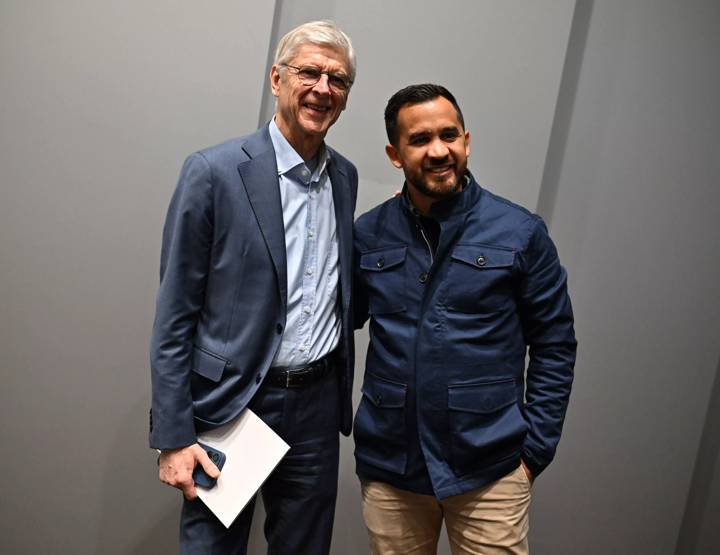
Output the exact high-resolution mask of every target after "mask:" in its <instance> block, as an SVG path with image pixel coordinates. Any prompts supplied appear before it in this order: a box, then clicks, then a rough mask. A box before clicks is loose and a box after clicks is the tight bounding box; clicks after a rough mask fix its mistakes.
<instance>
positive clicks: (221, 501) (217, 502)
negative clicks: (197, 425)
mask: <svg viewBox="0 0 720 555" xmlns="http://www.w3.org/2000/svg"><path fill="white" fill-rule="evenodd" d="M198 441H201V442H202V443H204V444H206V445H209V446H210V447H214V448H215V449H217V450H219V451H222V452H223V453H225V457H226V460H225V466H224V467H223V469H222V470H221V472H220V477H219V478H218V480H217V484H216V485H215V487H213V488H211V489H205V488H202V487H199V486H198V488H197V492H198V497H200V499H202V501H203V503H205V505H207V506H208V508H209V509H210V510H211V511H212V512H213V513H214V514H215V516H216V517H218V519H219V520H220V522H222V523H223V524H224V525H225V527H226V528H229V527H230V525H231V524H232V523H233V521H234V520H235V518H237V515H239V514H240V511H242V510H243V508H245V505H247V504H248V502H249V501H250V499H252V497H253V495H255V492H257V490H258V489H259V488H260V486H261V485H262V484H263V482H264V481H265V480H266V479H267V477H268V476H269V475H270V473H271V472H272V471H273V469H274V468H275V467H276V466H277V464H278V463H279V462H280V460H281V459H282V458H283V457H284V456H285V453H287V452H288V450H289V449H290V446H289V445H288V444H287V443H285V442H284V441H283V439H282V438H281V437H280V436H279V435H277V434H276V433H275V432H274V431H273V430H272V429H271V428H270V427H269V426H268V425H267V424H265V422H263V421H262V420H261V419H260V418H259V417H258V416H257V415H256V414H255V413H253V412H252V411H251V410H249V409H245V410H244V411H243V412H242V413H241V414H240V416H238V417H237V418H235V419H234V420H232V421H230V422H228V423H227V424H224V425H223V426H220V427H219V428H215V429H213V430H210V431H209V432H204V433H202V434H200V435H199V436H198Z"/></svg>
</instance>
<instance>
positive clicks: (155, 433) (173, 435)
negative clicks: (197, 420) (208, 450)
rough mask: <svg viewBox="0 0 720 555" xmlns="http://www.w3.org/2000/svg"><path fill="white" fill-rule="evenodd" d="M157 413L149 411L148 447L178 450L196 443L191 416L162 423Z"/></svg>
mask: <svg viewBox="0 0 720 555" xmlns="http://www.w3.org/2000/svg"><path fill="white" fill-rule="evenodd" d="M162 420H163V419H160V418H158V416H157V412H153V411H152V410H151V411H150V447H151V448H152V449H160V450H161V451H164V450H168V449H180V448H181V447H187V446H188V445H192V444H193V443H197V433H196V432H195V424H194V422H193V418H192V416H191V417H190V419H189V420H188V419H186V418H184V419H182V420H180V421H178V420H173V421H172V422H169V421H166V422H163V421H162Z"/></svg>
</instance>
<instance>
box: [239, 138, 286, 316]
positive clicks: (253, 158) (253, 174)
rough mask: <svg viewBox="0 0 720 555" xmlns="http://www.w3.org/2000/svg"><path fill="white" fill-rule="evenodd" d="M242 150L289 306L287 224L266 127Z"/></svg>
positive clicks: (245, 178)
mask: <svg viewBox="0 0 720 555" xmlns="http://www.w3.org/2000/svg"><path fill="white" fill-rule="evenodd" d="M243 149H244V150H245V152H246V153H247V154H248V155H249V156H250V159H249V160H247V161H245V162H242V163H240V164H239V165H238V171H239V172H240V177H241V178H242V182H243V184H244V186H245V190H246V191H247V195H248V198H249V199H250V204H251V205H252V209H253V212H254V213H255V218H256V219H257V222H258V226H259V227H260V232H261V233H262V236H263V239H264V240H265V244H266V245H267V248H268V251H270V257H271V258H272V261H273V265H274V266H275V272H276V274H277V279H278V286H279V290H280V298H281V299H282V303H283V307H287V259H286V253H285V226H284V224H283V214H282V203H281V200H280V188H279V186H278V175H277V163H276V161H275V151H274V150H273V148H272V142H271V141H270V135H269V133H268V131H267V127H264V128H263V129H261V130H260V131H258V132H257V133H256V134H255V135H253V136H252V137H251V138H250V139H249V140H248V142H247V143H246V144H245V145H244V146H243Z"/></svg>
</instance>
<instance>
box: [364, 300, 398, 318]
mask: <svg viewBox="0 0 720 555" xmlns="http://www.w3.org/2000/svg"><path fill="white" fill-rule="evenodd" d="M405 310H407V307H406V306H405V305H404V304H401V303H397V304H388V303H387V301H385V300H383V299H377V298H376V297H370V302H369V306H368V314H370V315H371V316H373V315H375V314H395V313H397V312H405Z"/></svg>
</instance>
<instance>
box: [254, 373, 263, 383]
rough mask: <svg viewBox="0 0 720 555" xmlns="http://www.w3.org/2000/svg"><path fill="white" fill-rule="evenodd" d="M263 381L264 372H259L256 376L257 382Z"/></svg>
mask: <svg viewBox="0 0 720 555" xmlns="http://www.w3.org/2000/svg"><path fill="white" fill-rule="evenodd" d="M261 381H262V374H258V375H257V376H255V383H260V382H261Z"/></svg>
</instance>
